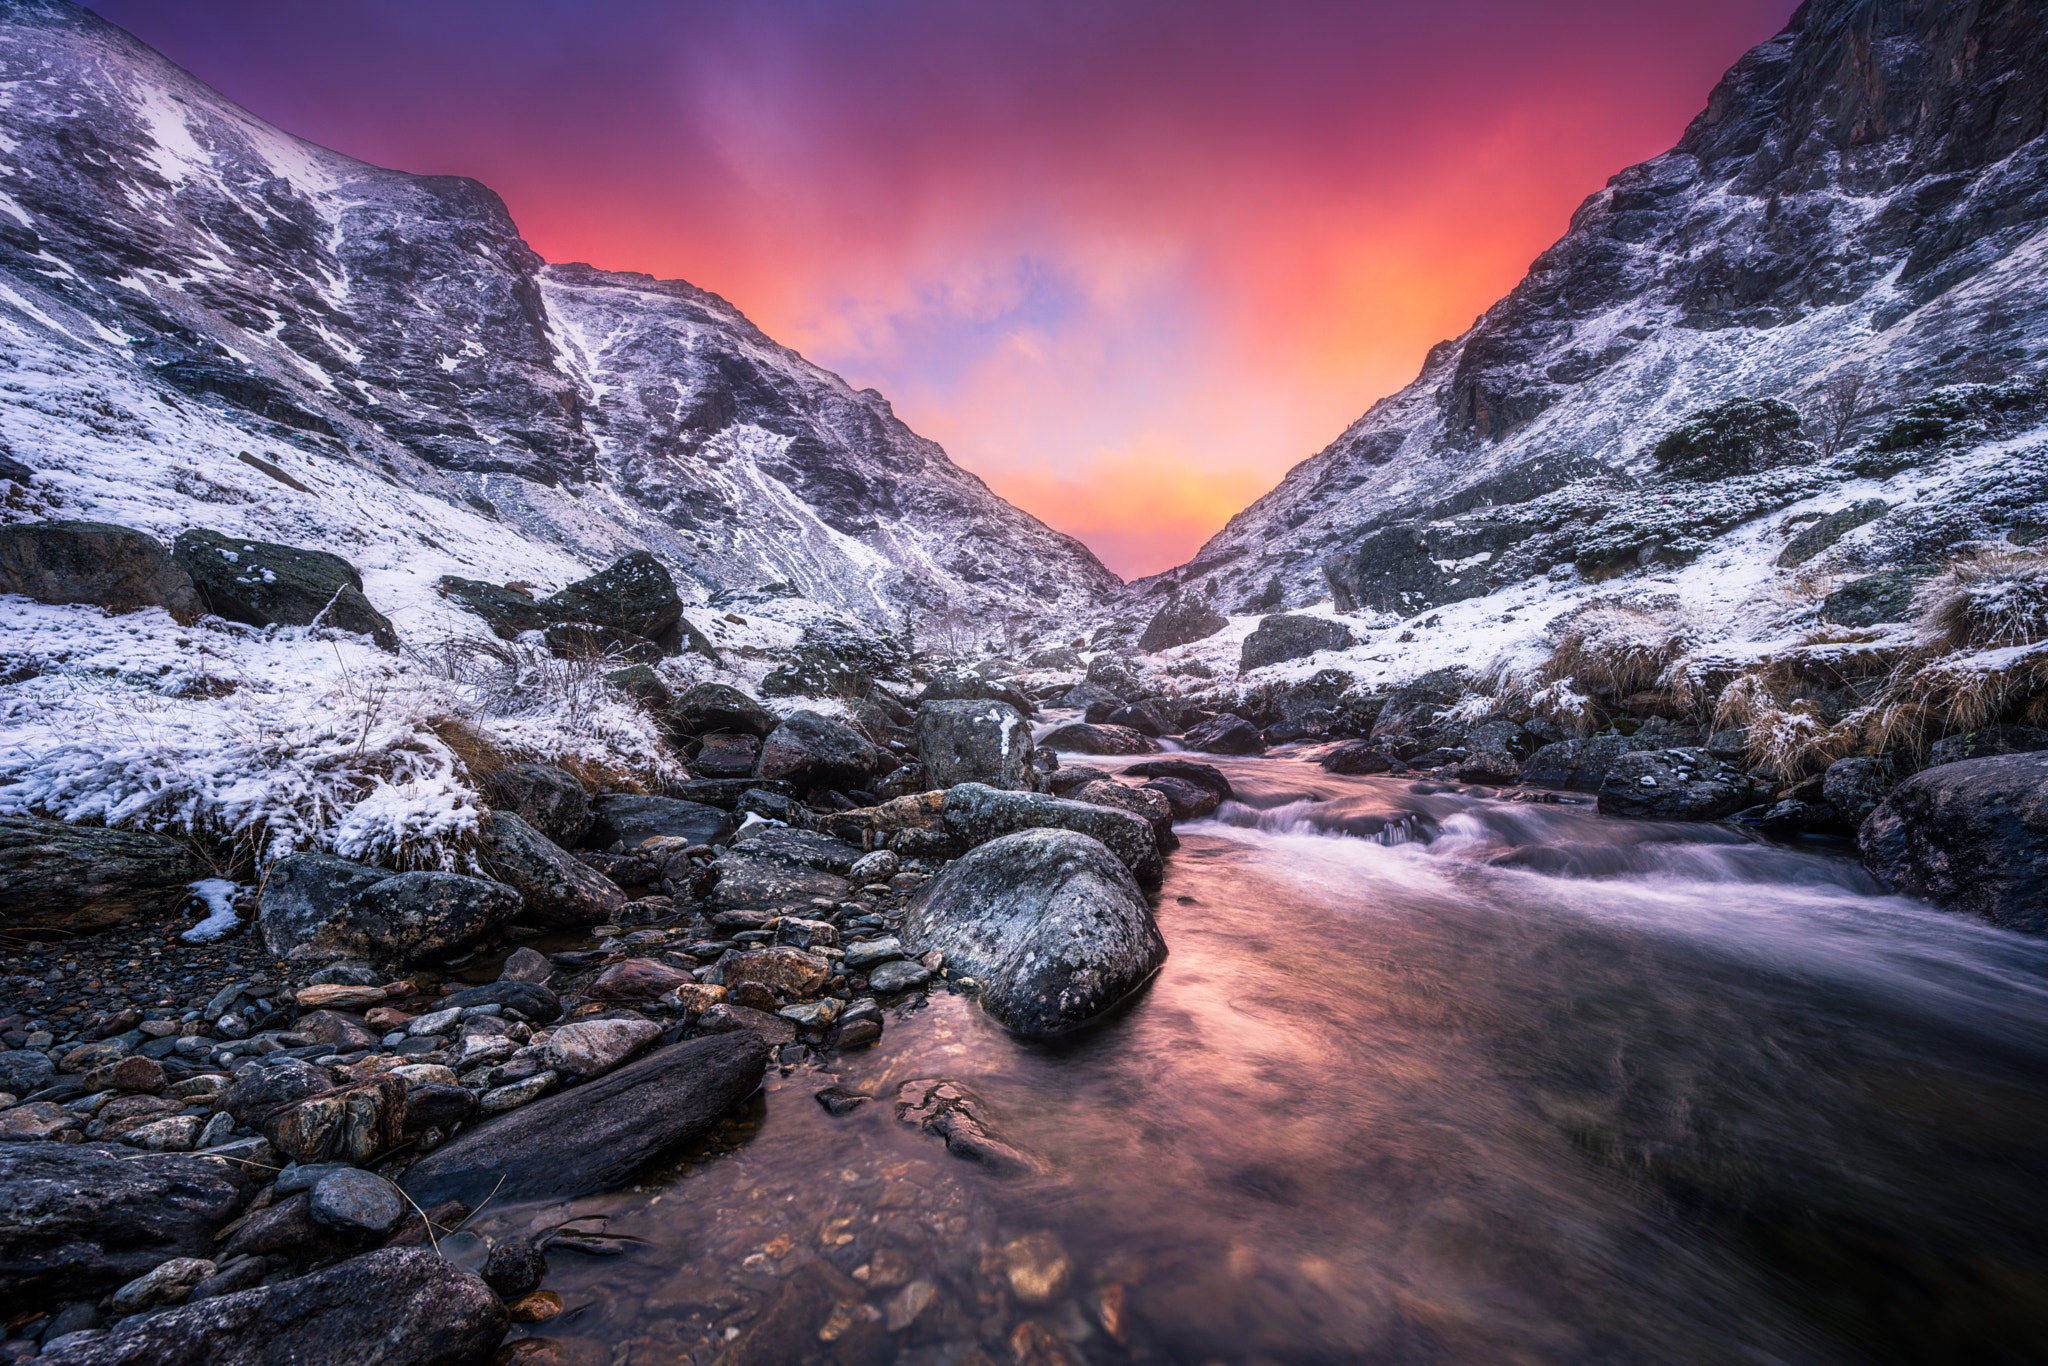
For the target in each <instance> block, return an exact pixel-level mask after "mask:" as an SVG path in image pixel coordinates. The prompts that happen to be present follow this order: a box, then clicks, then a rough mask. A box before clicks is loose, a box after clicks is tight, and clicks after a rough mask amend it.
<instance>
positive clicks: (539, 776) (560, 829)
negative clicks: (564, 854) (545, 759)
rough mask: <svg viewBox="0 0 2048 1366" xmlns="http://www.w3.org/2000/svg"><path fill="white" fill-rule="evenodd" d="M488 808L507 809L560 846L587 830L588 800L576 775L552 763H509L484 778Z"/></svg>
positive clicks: (572, 842) (571, 842)
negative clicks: (488, 800)
mask: <svg viewBox="0 0 2048 1366" xmlns="http://www.w3.org/2000/svg"><path fill="white" fill-rule="evenodd" d="M484 795H485V796H487V797H489V798H490V802H491V805H492V807H494V808H495V809H497V810H499V811H509V812H511V813H512V814H513V815H515V816H517V817H519V819H521V820H523V821H525V822H526V823H527V824H528V825H530V826H532V827H533V828H534V829H536V830H538V831H540V833H541V834H543V835H546V836H547V837H548V838H549V839H551V840H553V841H554V842H555V843H556V844H559V845H561V846H562V847H563V848H564V849H574V848H575V847H576V846H577V845H578V844H581V843H582V842H583V837H584V835H586V834H588V833H589V831H590V821H591V815H590V799H589V798H588V797H586V796H585V795H584V792H583V784H582V783H581V782H579V781H577V779H576V775H575V774H573V773H570V772H568V771H567V770H565V769H559V768H556V767H555V766H554V765H552V764H509V765H507V766H506V767H504V768H501V769H496V770H494V771H493V772H492V773H491V774H490V775H489V776H487V777H486V778H485V779H484Z"/></svg>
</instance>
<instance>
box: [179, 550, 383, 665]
mask: <svg viewBox="0 0 2048 1366" xmlns="http://www.w3.org/2000/svg"><path fill="white" fill-rule="evenodd" d="M171 558H172V559H174V560H176V561H177V563H178V567H179V568H181V569H183V570H184V571H185V572H186V573H188V574H190V575H191V576H192V584H193V587H194V588H195V589H196V590H197V591H198V593H199V600H200V601H201V602H202V603H203V604H204V605H205V607H206V610H207V611H209V612H212V613H213V614H214V615H216V616H221V617H226V618H227V619H228V620H229V621H239V622H242V623H244V624H245V625H249V626H313V625H320V626H332V627H334V628H335V629H337V630H342V631H353V632H355V633H356V634H358V635H366V636H368V637H370V638H371V639H372V640H374V641H375V642H376V643H377V645H378V646H379V647H380V648H382V649H386V650H389V651H391V652H393V653H394V654H395V653H397V651H398V632H397V631H395V630H394V629H392V625H391V622H390V621H389V620H388V619H387V618H386V617H385V616H384V614H383V613H382V612H379V611H378V610H377V609H376V608H374V607H372V606H371V605H370V600H369V599H368V598H366V597H364V596H363V576H362V575H361V574H359V573H357V572H356V567H355V566H354V565H352V564H350V563H349V562H348V561H347V560H344V559H343V558H341V556H339V555H330V554H328V553H327V552H326V551H324V550H305V549H301V548H300V547H298V546H290V545H278V544H276V543H274V542H271V541H252V540H248V539H246V538H243V537H240V536H224V535H222V534H221V533H220V532H218V531H208V530H206V529H204V528H203V527H194V528H192V529H191V530H190V531H186V532H182V533H180V534H179V536H178V539H177V541H176V542H175V543H174V544H173V545H172V547H171Z"/></svg>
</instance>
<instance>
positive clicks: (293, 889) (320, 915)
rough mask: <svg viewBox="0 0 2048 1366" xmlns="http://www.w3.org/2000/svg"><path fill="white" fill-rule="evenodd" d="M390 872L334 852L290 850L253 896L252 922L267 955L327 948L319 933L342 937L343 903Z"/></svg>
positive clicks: (323, 935)
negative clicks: (300, 852)
mask: <svg viewBox="0 0 2048 1366" xmlns="http://www.w3.org/2000/svg"><path fill="white" fill-rule="evenodd" d="M390 876H391V870H390V869H389V868H373V867H371V866H370V865H369V864H367V863H356V862H354V861H352V860H350V859H345V858H340V857H338V856H336V855H334V854H292V855H290V856H288V857H286V858H281V859H279V860H278V861H277V862H276V863H275V864H273V865H272V866H271V869H270V875H269V876H268V877H266V878H265V879H264V880H263V891H262V892H261V893H260V894H259V895H258V896H257V898H256V927H257V929H258V930H260V931H261V932H262V935H263V946H264V947H265V948H267V949H269V950H270V953H271V956H272V957H275V958H283V957H285V956H287V955H289V954H290V953H291V952H292V951H293V950H295V949H298V948H301V947H303V946H308V945H310V946H312V948H313V949H314V950H318V949H321V948H325V947H327V945H326V944H325V943H324V942H320V941H322V940H323V937H331V938H336V939H339V938H341V937H344V936H346V935H347V934H348V933H349V931H348V930H347V928H346V917H345V915H344V912H343V908H344V907H345V906H347V905H348V903H349V902H350V901H351V900H353V899H354V897H355V895H356V893H358V892H362V891H367V890H368V889H369V888H371V887H374V886H376V885H377V884H378V883H380V882H382V881H383V880H384V879H385V878H387V877H390Z"/></svg>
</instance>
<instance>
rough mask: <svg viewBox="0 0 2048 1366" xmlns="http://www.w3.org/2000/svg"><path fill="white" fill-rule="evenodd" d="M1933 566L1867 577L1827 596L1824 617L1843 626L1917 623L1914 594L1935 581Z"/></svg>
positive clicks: (1891, 571) (1921, 566) (1822, 610)
mask: <svg viewBox="0 0 2048 1366" xmlns="http://www.w3.org/2000/svg"><path fill="white" fill-rule="evenodd" d="M1935 573H1936V570H1935V568H1934V566H1933V565H1906V566H1904V567H1902V568H1899V569H1887V570H1885V571H1884V572H1883V573H1881V574H1866V575H1865V576H1863V577H1862V578H1860V579H1854V580H1851V581H1850V582H1848V583H1845V584H1843V585H1842V586H1841V587H1840V588H1837V589H1836V590H1835V591H1834V592H1832V593H1830V594H1828V595H1827V598H1826V600H1825V601H1823V602H1822V603H1821V605H1820V614H1821V616H1822V617H1823V618H1825V619H1826V620H1828V621H1832V622H1834V623H1836V624H1837V625H1841V626H1878V625H1882V624H1883V623H1885V622H1893V621H1911V620H1912V619H1913V594H1914V593H1915V592H1916V591H1917V590H1918V589H1919V587H1920V585H1921V584H1923V583H1925V582H1926V581H1927V580H1928V579H1930V578H1932V577H1934V575H1935Z"/></svg>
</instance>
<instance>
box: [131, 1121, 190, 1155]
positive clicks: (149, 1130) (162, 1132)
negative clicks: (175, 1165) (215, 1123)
mask: <svg viewBox="0 0 2048 1366" xmlns="http://www.w3.org/2000/svg"><path fill="white" fill-rule="evenodd" d="M205 1123H206V1121H204V1120H202V1119H201V1118H199V1116H197V1115H172V1116H169V1117H168V1118H165V1119H157V1120H151V1121H150V1122H149V1123H147V1124H143V1125H139V1126H137V1127H136V1128H133V1129H130V1130H129V1131H128V1132H127V1133H124V1134H122V1135H121V1141H122V1142H123V1143H126V1144H127V1145H128V1146H129V1147H131V1148H140V1149H142V1150H143V1151H144V1152H149V1153H189V1152H191V1151H192V1149H193V1148H194V1147H195V1146H196V1145H197V1144H198V1141H199V1131H200V1129H201V1128H202V1127H203V1126H204V1125H205Z"/></svg>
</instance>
